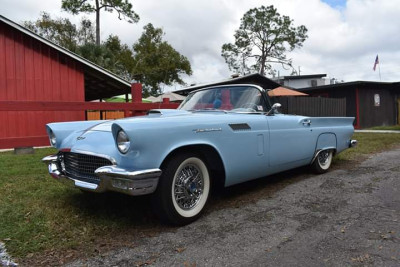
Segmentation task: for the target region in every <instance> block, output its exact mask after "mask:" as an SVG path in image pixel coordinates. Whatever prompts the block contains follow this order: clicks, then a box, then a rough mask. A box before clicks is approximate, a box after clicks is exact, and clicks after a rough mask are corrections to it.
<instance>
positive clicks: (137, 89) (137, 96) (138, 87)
mask: <svg viewBox="0 0 400 267" xmlns="http://www.w3.org/2000/svg"><path fill="white" fill-rule="evenodd" d="M142 90H143V88H142V84H141V83H132V84H131V94H132V104H133V106H135V104H137V103H142ZM135 113H136V112H135V111H134V110H125V117H130V116H135Z"/></svg>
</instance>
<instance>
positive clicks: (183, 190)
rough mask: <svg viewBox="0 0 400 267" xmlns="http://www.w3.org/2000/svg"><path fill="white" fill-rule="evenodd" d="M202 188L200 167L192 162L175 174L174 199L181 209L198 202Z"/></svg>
mask: <svg viewBox="0 0 400 267" xmlns="http://www.w3.org/2000/svg"><path fill="white" fill-rule="evenodd" d="M203 189H204V181H203V176H202V174H201V171H200V169H199V168H198V167H197V166H195V165H192V164H191V165H186V166H184V167H183V168H182V169H181V170H180V171H179V173H178V174H177V175H176V179H175V184H174V197H175V201H176V203H177V204H178V206H179V207H180V208H181V209H183V210H190V209H192V208H193V207H195V206H196V205H197V203H199V200H200V199H201V196H202V195H203Z"/></svg>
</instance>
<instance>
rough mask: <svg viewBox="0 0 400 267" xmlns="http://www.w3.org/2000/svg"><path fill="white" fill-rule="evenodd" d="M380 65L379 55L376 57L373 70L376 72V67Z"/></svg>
mask: <svg viewBox="0 0 400 267" xmlns="http://www.w3.org/2000/svg"><path fill="white" fill-rule="evenodd" d="M378 64H379V58H378V55H376V58H375V63H374V67H373V68H372V69H373V70H374V71H375V69H376V65H378Z"/></svg>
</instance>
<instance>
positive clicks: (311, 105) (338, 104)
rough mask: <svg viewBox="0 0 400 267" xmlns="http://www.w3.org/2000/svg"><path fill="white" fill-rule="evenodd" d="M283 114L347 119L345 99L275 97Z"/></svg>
mask: <svg viewBox="0 0 400 267" xmlns="http://www.w3.org/2000/svg"><path fill="white" fill-rule="evenodd" d="M275 102H278V103H281V104H282V108H281V112H282V113H284V114H297V115H304V116H311V117H346V99H345V98H324V97H275Z"/></svg>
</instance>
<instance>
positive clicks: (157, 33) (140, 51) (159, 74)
mask: <svg viewBox="0 0 400 267" xmlns="http://www.w3.org/2000/svg"><path fill="white" fill-rule="evenodd" d="M24 24H25V26H26V27H28V28H29V29H31V30H32V31H34V32H36V33H37V34H39V35H41V36H43V37H45V38H47V39H49V40H50V41H52V42H55V43H57V44H58V45H60V46H63V47H65V48H67V49H69V50H70V51H72V52H74V53H76V54H78V55H80V56H82V57H84V58H85V59H87V60H89V61H91V62H93V63H95V64H97V65H99V66H101V67H103V68H105V69H107V70H109V71H111V72H113V73H115V74H117V75H119V76H120V77H122V78H123V79H125V80H127V81H131V80H133V79H135V80H137V81H139V82H141V83H142V84H143V88H144V96H145V97H147V96H149V95H154V96H155V95H159V94H161V93H162V90H161V85H162V84H164V85H172V84H173V83H179V84H184V82H183V80H182V78H181V75H184V74H186V75H191V74H192V69H191V66H190V62H189V60H188V59H187V58H186V57H185V56H183V55H181V54H180V53H179V52H178V51H176V50H175V49H174V48H173V47H172V46H171V45H170V44H168V43H167V42H166V41H163V35H164V33H163V31H162V29H160V28H155V27H154V26H153V25H152V24H148V25H146V26H145V27H144V32H143V34H142V36H141V37H140V38H139V40H138V41H137V42H136V43H134V44H133V46H132V48H130V47H129V46H128V45H126V44H123V43H122V42H121V40H120V39H119V38H118V36H115V35H110V36H109V37H108V38H107V40H106V41H105V42H103V43H102V44H100V45H96V44H95V42H94V34H93V26H92V24H91V22H90V20H85V19H84V20H82V21H81V25H80V27H76V26H75V25H74V24H72V23H71V22H70V21H69V20H68V19H61V18H58V19H55V20H53V19H51V17H50V15H48V14H47V13H43V14H42V17H41V18H40V19H38V20H37V21H35V22H30V21H26V22H25V23H24Z"/></svg>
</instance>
